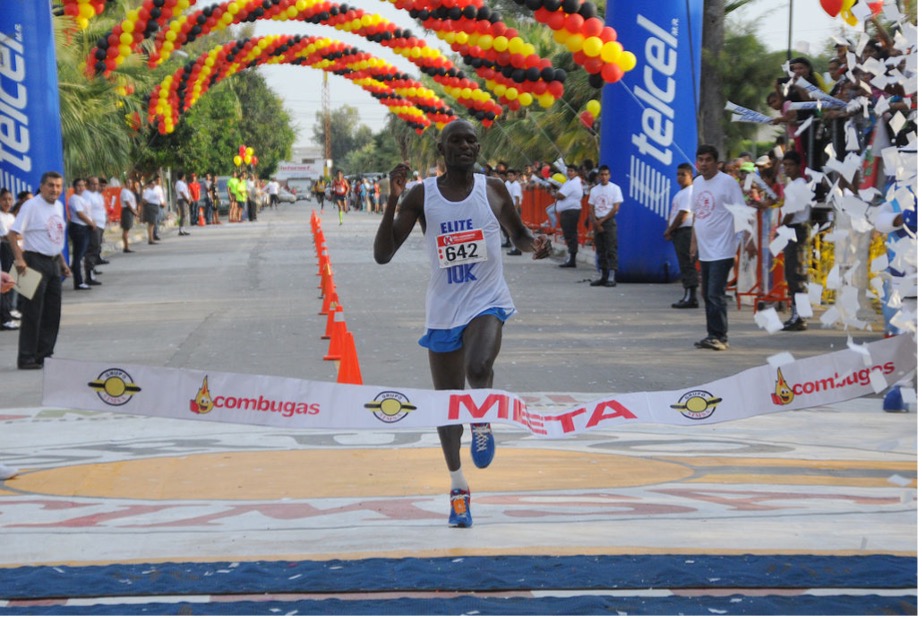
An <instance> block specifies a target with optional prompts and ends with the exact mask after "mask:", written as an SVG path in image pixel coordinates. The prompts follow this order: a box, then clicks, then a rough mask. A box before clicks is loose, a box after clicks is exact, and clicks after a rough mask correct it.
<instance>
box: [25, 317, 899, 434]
mask: <svg viewBox="0 0 922 619" xmlns="http://www.w3.org/2000/svg"><path fill="white" fill-rule="evenodd" d="M915 367H916V344H915V341H914V340H913V338H912V337H911V336H909V335H901V336H897V337H893V338H889V339H884V340H880V341H877V342H873V343H870V344H867V345H864V346H857V345H851V346H850V348H849V349H847V350H842V351H839V352H835V353H830V354H827V355H821V356H818V357H811V358H808V359H801V360H799V361H792V362H790V363H786V364H783V365H780V366H777V367H775V366H772V365H764V366H760V367H757V368H752V369H749V370H745V371H743V372H740V373H739V374H736V375H734V376H731V377H729V378H724V379H720V380H717V381H714V382H711V383H707V384H704V385H701V386H698V387H693V388H689V389H680V390H677V391H659V392H637V393H625V394H612V395H604V396H601V397H599V398H598V399H596V400H593V401H589V402H581V403H578V404H572V403H570V404H567V405H564V406H558V407H556V408H553V409H552V407H547V406H543V405H542V406H536V405H534V403H532V404H529V403H528V401H529V398H527V397H524V396H523V397H520V396H517V395H515V394H512V393H508V392H506V391H500V390H496V389H476V390H470V391H434V390H427V389H403V388H391V387H376V386H370V385H343V384H337V383H327V382H316V381H310V380H302V379H295V378H280V377H273V376H251V375H246V374H231V373H227V372H207V371H202V370H192V369H178V368H154V367H145V366H140V365H127V364H125V365H122V364H107V363H99V362H90V361H70V360H61V359H50V358H49V359H46V360H45V372H44V397H43V398H42V404H43V405H45V406H58V407H65V408H73V409H79V410H90V411H108V412H118V413H130V414H134V415H148V416H154V417H169V418H175V419H199V420H205V421H219V422H224V423H240V424H252V425H262V426H273V427H279V428H291V429H335V430H344V429H363V430H376V429H389V430H390V429H399V428H426V427H435V426H444V425H452V424H457V423H471V422H492V423H500V424H508V425H514V426H517V427H519V428H522V429H525V430H528V431H530V432H531V433H532V434H534V435H536V436H540V437H546V438H561V437H566V436H570V435H574V434H578V433H581V432H586V431H591V430H603V429H608V428H611V427H613V426H616V425H620V424H624V423H628V422H640V423H657V424H672V425H696V424H708V423H720V422H724V421H731V420H734V419H744V418H747V417H753V416H755V415H763V414H767V413H779V412H784V411H791V410H796V409H799V408H809V407H815V406H822V405H824V404H831V403H833V402H839V401H842V400H850V399H853V398H858V397H861V396H865V395H868V394H870V393H874V392H880V391H882V390H884V389H886V387H887V386H889V385H892V384H893V383H894V382H896V381H897V380H899V379H900V378H903V377H904V376H907V375H908V374H909V373H910V372H912V371H913V370H914V369H915ZM562 399H564V400H566V398H562ZM573 401H575V400H572V399H571V402H573Z"/></svg>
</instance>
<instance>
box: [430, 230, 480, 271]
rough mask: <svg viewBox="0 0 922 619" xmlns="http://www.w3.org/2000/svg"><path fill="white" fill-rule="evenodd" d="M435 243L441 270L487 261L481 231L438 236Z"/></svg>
mask: <svg viewBox="0 0 922 619" xmlns="http://www.w3.org/2000/svg"><path fill="white" fill-rule="evenodd" d="M436 243H437V247H438V251H439V268H441V269H447V268H450V267H453V266H457V265H459V264H472V263H475V262H485V261H486V259H487V242H486V239H484V236H483V230H481V229H477V230H464V231H461V232H451V233H448V234H440V235H439V236H438V237H436Z"/></svg>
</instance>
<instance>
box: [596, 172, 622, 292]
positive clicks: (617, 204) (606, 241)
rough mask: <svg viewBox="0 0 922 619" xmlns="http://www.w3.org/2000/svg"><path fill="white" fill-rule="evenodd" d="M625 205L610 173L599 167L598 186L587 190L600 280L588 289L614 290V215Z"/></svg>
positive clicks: (615, 266) (615, 261) (616, 246)
mask: <svg viewBox="0 0 922 619" xmlns="http://www.w3.org/2000/svg"><path fill="white" fill-rule="evenodd" d="M622 202H624V196H622V195H621V187H619V186H618V185H616V184H615V183H612V182H611V169H610V168H609V167H608V166H607V165H602V166H599V184H598V185H595V186H594V187H593V188H592V189H590V190H589V221H590V223H591V224H592V231H593V233H594V242H595V253H596V256H597V257H598V261H599V269H600V270H601V272H602V273H601V276H600V277H599V279H597V280H595V281H593V282H592V283H590V284H589V285H590V286H605V287H607V288H614V287H615V286H617V285H618V283H617V280H616V279H615V277H616V273H617V271H618V224H617V222H616V220H615V215H617V214H618V210H619V209H620V208H621V203H622Z"/></svg>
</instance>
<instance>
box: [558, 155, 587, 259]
mask: <svg viewBox="0 0 922 619" xmlns="http://www.w3.org/2000/svg"><path fill="white" fill-rule="evenodd" d="M551 193H552V195H553V196H554V198H555V199H556V200H557V217H558V218H559V219H560V230H561V231H562V232H563V238H564V240H565V241H566V242H567V251H568V252H569V254H570V258H569V260H567V261H566V262H563V263H561V264H558V265H557V266H559V267H563V268H576V253H577V251H578V250H579V230H578V228H579V216H580V213H581V212H582V209H583V181H582V180H581V179H580V177H579V171H578V170H577V169H576V166H575V165H572V164H571V165H568V166H567V182H565V183H564V184H563V185H561V187H560V189H559V190H556V191H553V190H552V191H551Z"/></svg>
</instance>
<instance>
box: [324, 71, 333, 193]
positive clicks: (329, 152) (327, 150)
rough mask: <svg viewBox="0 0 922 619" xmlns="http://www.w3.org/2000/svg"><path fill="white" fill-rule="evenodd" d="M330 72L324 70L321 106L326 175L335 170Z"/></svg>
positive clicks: (331, 173)
mask: <svg viewBox="0 0 922 619" xmlns="http://www.w3.org/2000/svg"><path fill="white" fill-rule="evenodd" d="M327 76H328V74H327V72H326V71H324V72H323V93H322V95H321V106H322V108H323V170H324V176H332V175H333V170H330V169H329V168H330V165H331V163H330V162H331V161H333V147H332V145H331V144H332V140H331V139H330V82H329V81H328V77H327Z"/></svg>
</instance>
